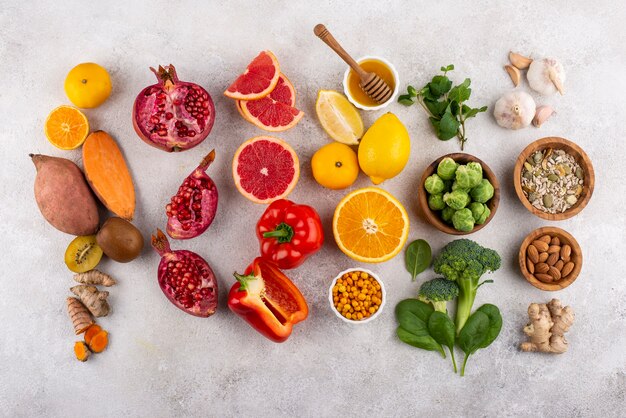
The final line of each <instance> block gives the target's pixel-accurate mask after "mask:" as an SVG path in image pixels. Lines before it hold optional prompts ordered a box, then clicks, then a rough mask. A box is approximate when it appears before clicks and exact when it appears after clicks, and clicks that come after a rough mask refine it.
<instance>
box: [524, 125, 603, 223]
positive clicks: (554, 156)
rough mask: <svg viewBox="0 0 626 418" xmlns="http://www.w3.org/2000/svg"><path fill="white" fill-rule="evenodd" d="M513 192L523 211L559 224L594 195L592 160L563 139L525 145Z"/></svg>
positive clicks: (545, 139) (579, 209)
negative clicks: (525, 210)
mask: <svg viewBox="0 0 626 418" xmlns="http://www.w3.org/2000/svg"><path fill="white" fill-rule="evenodd" d="M513 183H514V184H515V192H516V193H517V197H518V198H519V200H520V201H521V202H522V204H523V205H524V207H525V208H526V209H528V210H529V211H530V212H531V213H533V214H535V215H537V216H538V217H540V218H543V219H547V220H550V221H561V220H563V219H568V218H571V217H572V216H574V215H576V214H578V212H580V211H581V210H583V208H584V207H585V206H586V205H587V203H588V202H589V199H590V198H591V195H592V193H593V187H594V183H595V175H594V171H593V166H592V165H591V160H590V159H589V157H588V156H587V154H586V153H585V151H583V150H582V148H580V147H579V146H578V145H576V144H574V143H573V142H571V141H568V140H567V139H565V138H559V137H553V136H551V137H547V138H541V139H538V140H537V141H535V142H533V143H531V144H530V145H528V146H527V147H526V148H525V149H524V151H522V153H521V154H520V155H519V157H518V158H517V162H516V163H515V169H514V170H513Z"/></svg>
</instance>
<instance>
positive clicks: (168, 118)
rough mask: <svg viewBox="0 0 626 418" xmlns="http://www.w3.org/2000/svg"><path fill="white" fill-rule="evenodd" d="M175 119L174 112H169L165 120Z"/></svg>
mask: <svg viewBox="0 0 626 418" xmlns="http://www.w3.org/2000/svg"><path fill="white" fill-rule="evenodd" d="M173 117H174V114H173V113H172V112H167V113H166V114H165V119H167V120H170V119H172V118H173Z"/></svg>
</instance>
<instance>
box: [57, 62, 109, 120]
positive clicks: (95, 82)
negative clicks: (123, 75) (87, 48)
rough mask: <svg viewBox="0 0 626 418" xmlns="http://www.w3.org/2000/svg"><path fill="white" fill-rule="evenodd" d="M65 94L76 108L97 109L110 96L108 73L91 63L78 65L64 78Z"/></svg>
mask: <svg viewBox="0 0 626 418" xmlns="http://www.w3.org/2000/svg"><path fill="white" fill-rule="evenodd" d="M65 94H66V95H67V98H68V99H70V101H71V102H72V103H73V104H74V106H76V107H80V108H83V109H91V108H93V107H98V106H100V105H101V104H102V103H104V101H105V100H106V99H107V98H108V97H109V95H110V94H111V78H110V77H109V73H108V72H107V70H105V69H104V68H103V67H101V66H100V65H98V64H94V63H93V62H85V63H82V64H78V65H77V66H76V67H74V68H72V69H71V70H70V72H69V73H68V74H67V77H65Z"/></svg>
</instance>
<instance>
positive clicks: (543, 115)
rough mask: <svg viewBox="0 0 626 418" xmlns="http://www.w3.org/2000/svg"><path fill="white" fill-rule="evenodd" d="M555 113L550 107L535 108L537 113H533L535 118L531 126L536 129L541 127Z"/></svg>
mask: <svg viewBox="0 0 626 418" xmlns="http://www.w3.org/2000/svg"><path fill="white" fill-rule="evenodd" d="M555 113H556V112H555V111H554V109H553V108H552V107H551V106H539V107H537V111H536V112H535V117H534V118H533V125H534V126H536V127H537V128H539V127H541V125H543V123H544V122H545V121H547V120H548V119H550V116H552V115H553V114H555Z"/></svg>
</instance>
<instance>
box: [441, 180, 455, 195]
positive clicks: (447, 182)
mask: <svg viewBox="0 0 626 418" xmlns="http://www.w3.org/2000/svg"><path fill="white" fill-rule="evenodd" d="M453 183H454V181H453V180H444V181H443V187H444V189H443V192H444V193H445V192H449V191H452V184H453Z"/></svg>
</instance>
